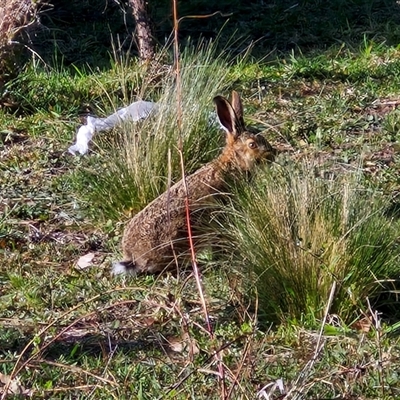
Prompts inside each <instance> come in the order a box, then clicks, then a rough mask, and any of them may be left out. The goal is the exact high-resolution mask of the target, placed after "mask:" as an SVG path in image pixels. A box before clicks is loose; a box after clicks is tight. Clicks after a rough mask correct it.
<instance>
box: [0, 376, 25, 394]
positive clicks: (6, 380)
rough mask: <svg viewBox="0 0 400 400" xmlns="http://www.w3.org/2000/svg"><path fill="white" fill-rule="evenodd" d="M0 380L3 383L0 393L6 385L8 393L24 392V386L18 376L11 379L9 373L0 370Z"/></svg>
mask: <svg viewBox="0 0 400 400" xmlns="http://www.w3.org/2000/svg"><path fill="white" fill-rule="evenodd" d="M0 382H1V383H2V384H3V385H4V388H3V387H0V393H2V392H4V389H5V387H7V393H10V394H23V393H26V390H25V388H24V387H23V386H22V385H21V384H20V383H19V380H18V378H14V379H12V378H11V376H10V375H4V374H2V373H1V372H0Z"/></svg>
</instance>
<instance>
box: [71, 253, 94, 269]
mask: <svg viewBox="0 0 400 400" xmlns="http://www.w3.org/2000/svg"><path fill="white" fill-rule="evenodd" d="M93 258H94V253H87V254H85V255H84V256H82V257H79V260H78V261H77V262H76V265H75V268H76V269H86V268H89V267H91V266H92V261H93Z"/></svg>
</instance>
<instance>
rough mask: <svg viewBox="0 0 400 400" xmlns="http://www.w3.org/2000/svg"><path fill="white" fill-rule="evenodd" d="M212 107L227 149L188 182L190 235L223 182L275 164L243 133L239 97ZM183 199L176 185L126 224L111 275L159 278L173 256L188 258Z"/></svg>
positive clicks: (258, 140)
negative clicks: (121, 255) (260, 165)
mask: <svg viewBox="0 0 400 400" xmlns="http://www.w3.org/2000/svg"><path fill="white" fill-rule="evenodd" d="M214 103H215V105H216V109H217V115H218V118H219V121H220V123H221V125H222V127H223V128H224V130H225V131H226V144H225V147H224V149H223V151H222V153H221V154H220V156H219V157H218V158H216V159H215V160H213V161H211V162H209V163H208V164H206V165H204V166H203V167H202V168H200V169H199V170H197V171H196V172H195V173H193V174H192V175H189V176H187V177H186V187H187V193H188V200H189V207H190V212H191V225H192V227H193V228H194V232H196V230H195V228H196V226H195V225H196V216H197V217H198V214H201V211H202V210H205V209H206V208H207V204H208V205H210V203H212V198H213V196H214V195H216V194H218V193H219V192H221V191H223V190H224V189H226V180H227V179H228V180H229V179H231V178H234V177H236V176H237V175H238V173H239V174H240V173H248V172H249V171H250V170H252V169H253V167H254V165H255V164H256V163H258V162H259V161H262V160H267V161H273V160H274V155H275V150H274V149H273V148H272V146H271V145H270V144H269V143H268V142H267V141H266V140H265V138H264V137H263V136H261V135H260V134H255V133H250V132H248V131H247V130H246V128H245V125H244V120H243V107H242V102H241V99H240V97H239V94H238V93H237V92H235V91H233V92H232V102H231V103H229V101H228V100H227V99H225V98H224V97H222V96H217V97H215V98H214ZM185 198H186V188H185V184H184V182H183V180H180V181H179V182H177V183H176V184H175V185H173V186H172V187H171V188H169V190H167V191H166V192H164V193H163V194H161V195H160V196H159V197H157V198H156V199H155V200H153V201H152V202H151V203H150V204H148V205H147V206H146V207H145V208H144V209H143V210H142V211H140V212H139V213H138V214H136V215H135V216H134V217H133V218H132V219H131V220H130V222H129V223H128V225H127V226H126V228H125V232H124V235H123V239H122V249H123V253H124V260H123V261H120V262H117V263H115V264H114V265H113V274H124V273H125V274H136V273H159V272H162V271H164V270H167V269H171V268H172V267H173V266H174V265H175V260H176V258H175V257H176V256H177V255H181V254H183V253H186V254H187V253H188V249H189V241H188V234H187V223H186V206H185V202H186V200H185ZM193 236H194V238H196V235H195V234H194V235H193ZM195 243H196V242H195Z"/></svg>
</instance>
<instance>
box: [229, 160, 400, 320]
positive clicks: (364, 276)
mask: <svg viewBox="0 0 400 400" xmlns="http://www.w3.org/2000/svg"><path fill="white" fill-rule="evenodd" d="M385 210H387V202H386V201H385V200H384V198H383V196H382V195H381V194H380V193H378V192H376V191H373V190H368V189H366V188H365V187H363V185H362V184H361V180H360V178H359V177H358V176H357V175H355V174H353V175H352V174H343V175H339V176H337V177H335V178H331V179H324V178H321V177H318V176H316V175H315V173H314V172H313V170H312V168H310V167H309V165H307V164H306V163H304V164H302V165H299V166H297V167H296V168H283V167H279V166H277V165H276V166H274V167H273V168H271V169H270V170H266V171H263V173H261V174H259V175H258V177H257V178H256V179H255V181H254V182H253V184H252V185H245V186H242V187H239V188H237V190H236V195H235V196H234V197H233V201H232V205H231V206H230V207H229V212H228V214H227V215H228V217H227V221H225V223H226V224H225V225H224V228H223V235H224V236H225V237H227V238H228V243H230V245H231V246H232V249H233V251H232V253H233V254H234V255H233V259H232V262H233V263H234V264H236V267H239V268H240V269H241V271H242V272H243V274H244V278H245V282H247V283H249V282H252V283H254V282H255V288H256V290H257V295H258V305H259V315H260V317H261V318H262V319H264V321H284V320H292V321H293V320H297V321H299V320H308V321H313V320H314V318H317V319H319V318H322V316H323V313H324V311H325V307H326V306H327V303H328V298H329V293H330V290H331V288H332V285H333V283H334V282H336V291H335V295H334V299H333V303H332V304H331V307H330V313H331V314H337V315H339V317H340V318H341V319H342V320H343V321H345V322H346V323H350V322H351V321H354V320H356V319H357V318H358V317H359V316H360V314H361V312H362V311H366V310H368V309H367V300H366V299H367V298H368V299H369V300H370V301H371V303H373V300H374V299H376V298H377V297H378V296H379V294H381V293H382V292H385V291H387V290H388V285H389V279H390V278H391V277H395V276H396V277H398V274H399V271H400V265H399V261H400V260H399V254H400V252H399V245H398V244H396V239H397V238H398V229H397V228H398V223H396V221H395V220H394V219H393V218H391V217H389V216H387V214H386V211H385ZM246 278H247V279H246ZM253 288H254V286H253Z"/></svg>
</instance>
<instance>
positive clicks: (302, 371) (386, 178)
mask: <svg viewBox="0 0 400 400" xmlns="http://www.w3.org/2000/svg"><path fill="white" fill-rule="evenodd" d="M399 60H400V58H399V50H398V49H397V48H396V47H391V46H388V45H385V44H379V43H374V42H372V41H368V40H365V41H364V43H362V44H361V45H359V46H358V47H354V46H352V47H351V46H346V45H343V46H335V47H330V48H329V49H327V50H325V51H319V52H317V53H315V54H313V53H311V54H307V55H301V54H300V55H299V54H297V53H296V54H295V53H292V55H291V56H288V57H282V58H277V59H275V58H274V59H272V60H263V61H262V62H260V61H256V60H251V59H242V60H238V59H237V60H235V61H234V62H232V61H231V60H229V62H228V56H225V55H220V56H219V57H216V56H215V53H213V52H212V49H210V48H209V47H207V46H205V47H203V49H198V48H197V49H195V51H193V50H192V51H191V50H190V49H187V50H185V52H183V54H182V60H181V62H182V93H181V96H182V97H181V99H182V115H181V123H182V127H183V129H182V132H179V131H178V130H176V129H175V126H176V125H177V123H176V118H175V117H176V86H175V85H174V81H173V74H172V72H171V69H170V68H168V66H167V67H166V68H163V69H160V70H158V71H157V73H154V71H153V72H151V73H149V72H148V71H146V69H145V68H143V67H142V66H139V64H137V63H135V62H134V61H124V60H119V61H118V62H114V63H113V65H112V66H111V68H110V69H109V70H105V71H102V72H99V71H97V72H96V71H90V70H89V69H88V70H85V69H83V68H82V69H79V68H72V69H67V68H63V67H62V66H61V67H59V68H57V69H51V68H49V67H48V66H47V67H43V66H41V65H37V64H32V65H29V66H27V68H26V69H25V70H24V71H23V72H22V73H21V74H20V75H19V76H18V77H17V78H16V79H15V80H14V81H11V82H9V83H8V84H7V86H6V90H7V101H8V102H7V105H6V106H3V108H2V109H1V110H0V128H1V130H0V135H1V136H0V139H1V140H0V146H1V147H0V155H1V156H0V199H1V202H0V212H1V215H0V254H1V264H0V324H1V326H2V329H1V330H0V368H1V369H0V378H1V379H0V381H1V382H2V385H1V386H0V393H2V396H3V398H6V397H7V398H11V397H12V394H7V395H6V394H4V393H5V392H4V391H3V388H4V385H5V384H6V383H7V378H8V377H11V381H10V385H9V389H12V390H13V391H14V392H20V397H24V396H28V395H31V396H32V397H33V398H46V399H47V398H52V399H53V398H54V399H56V398H59V399H67V398H71V399H90V398H93V399H112V398H118V399H136V398H137V399H158V398H173V397H174V398H178V399H187V398H193V399H202V398H204V399H206V398H207V399H208V398H210V399H214V398H232V399H254V398H257V397H259V398H263V397H264V398H275V399H277V398H288V399H289V398H290V399H292V398H296V399H301V398H316V399H323V398H342V399H376V398H380V399H391V398H393V399H394V398H397V397H398V396H399V391H400V385H399V384H398V380H399V377H398V371H399V367H400V365H399V364H400V361H399V360H400V354H399V350H400V342H399V338H398V334H397V332H398V323H397V322H398V312H397V308H398V301H397V297H396V294H397V288H398V282H397V281H398V277H399V268H400V263H399V255H400V252H399V250H400V249H399V243H398V233H397V232H398V231H399V230H398V202H397V195H398V190H399V178H398V177H399V167H400V164H399V157H398V151H399V127H400V112H399V111H398V105H399V104H400V99H399V92H400V78H399V76H400V75H399V74H398V71H399V69H400V61H399ZM232 89H235V90H238V91H239V92H240V93H241V94H242V97H243V99H244V106H245V115H246V119H247V122H249V124H251V125H254V126H256V127H258V128H259V129H261V130H262V131H263V132H264V134H265V136H266V137H267V138H268V140H270V141H271V143H272V144H273V145H274V146H275V147H276V148H277V149H278V150H279V151H280V154H279V156H278V157H277V160H276V163H275V165H273V166H272V167H271V168H266V169H264V168H261V169H260V170H259V171H258V174H257V176H256V177H255V179H254V180H253V181H252V182H250V183H248V184H243V185H238V186H237V187H235V188H233V195H232V196H231V197H230V198H229V199H227V200H226V202H225V203H224V204H223V206H222V208H220V209H218V210H217V211H216V213H215V219H214V224H213V225H212V226H213V227H214V229H215V231H216V232H217V234H218V235H219V238H218V240H219V243H218V244H219V247H220V249H221V252H220V253H218V254H213V253H212V252H210V254H208V253H207V252H205V253H204V254H200V255H199V258H201V263H202V283H203V286H204V293H205V298H206V302H207V306H208V313H209V316H210V321H211V324H212V326H213V329H214V335H213V337H212V338H210V335H209V333H208V332H207V330H206V323H205V317H204V315H203V311H202V307H201V302H200V296H199V293H198V291H197V288H196V285H195V281H194V278H193V276H192V275H191V274H190V271H186V272H185V271H182V273H181V274H180V275H179V276H171V275H164V276H160V277H153V276H143V277H138V278H135V279H134V278H129V279H117V278H111V276H110V267H111V262H112V261H114V260H117V259H119V258H120V240H121V236H122V230H123V226H124V224H125V223H126V222H127V221H128V219H129V217H130V216H131V215H132V214H134V213H135V212H137V210H139V209H140V208H142V207H143V206H144V205H145V204H147V203H148V202H149V201H151V199H152V198H154V197H155V196H157V195H158V194H159V193H161V192H163V191H164V190H165V189H166V187H167V185H168V176H170V177H171V179H172V180H174V181H175V180H177V179H179V178H180V163H179V154H178V151H177V145H178V140H179V139H180V138H182V140H183V144H184V145H183V152H184V159H185V168H186V170H187V172H188V173H190V172H191V171H193V170H195V169H196V168H197V167H198V166H199V165H201V164H203V163H205V162H207V161H208V160H210V159H212V157H214V156H215V154H216V153H217V151H218V149H219V148H220V147H221V146H222V143H223V138H222V134H221V132H220V131H219V129H218V127H217V126H215V124H213V118H212V110H213V106H212V98H213V96H214V95H216V94H223V95H225V96H228V95H229V93H230V91H231V90H232ZM136 98H143V99H145V100H155V101H158V102H160V104H162V106H163V108H162V111H161V112H160V113H159V114H158V116H157V115H156V116H155V117H154V118H151V119H149V120H146V121H143V122H142V123H139V124H136V125H133V124H131V125H126V126H122V127H119V128H116V129H114V130H112V131H110V132H107V133H102V134H99V135H98V136H96V137H95V139H94V141H93V143H92V144H91V151H90V153H89V154H88V155H86V156H79V157H73V156H71V155H70V154H68V153H67V148H68V146H69V145H70V144H71V143H72V141H73V139H74V132H75V131H76V128H77V127H78V126H79V125H80V124H81V123H82V120H81V118H80V116H81V115H84V114H86V113H87V112H91V113H94V114H96V115H98V116H105V115H107V114H109V113H111V112H113V111H114V110H115V108H118V107H120V106H123V105H127V104H129V102H130V101H132V100H135V99H136ZM82 256H87V258H86V261H87V263H86V262H84V260H82V259H81V257H82ZM78 260H80V263H81V265H82V264H86V268H84V269H80V268H77V263H78ZM216 354H217V355H218V357H216ZM221 372H223V373H224V376H223V379H222V377H221V375H218V374H221ZM280 380H282V383H280ZM281 390H282V393H281ZM2 391H3V392H2ZM268 396H269V397H268Z"/></svg>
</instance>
